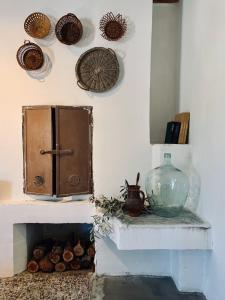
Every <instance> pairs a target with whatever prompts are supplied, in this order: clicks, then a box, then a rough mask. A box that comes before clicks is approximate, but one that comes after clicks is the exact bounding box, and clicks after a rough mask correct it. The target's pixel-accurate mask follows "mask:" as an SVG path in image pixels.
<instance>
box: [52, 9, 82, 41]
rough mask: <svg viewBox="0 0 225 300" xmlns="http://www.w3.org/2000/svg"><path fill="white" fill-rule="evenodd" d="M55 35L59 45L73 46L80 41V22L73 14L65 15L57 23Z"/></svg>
mask: <svg viewBox="0 0 225 300" xmlns="http://www.w3.org/2000/svg"><path fill="white" fill-rule="evenodd" d="M55 34H56V37H57V39H58V40H59V41H60V42H61V43H63V44H66V45H73V44H76V43H77V42H79V40H80V39H81V37H82V34H83V27H82V24H81V22H80V20H79V19H78V18H77V17H76V16H75V15H74V14H67V15H65V16H63V17H62V18H61V19H59V21H58V22H57V24H56V27H55Z"/></svg>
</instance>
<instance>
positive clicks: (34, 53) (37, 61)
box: [16, 41, 44, 71]
mask: <svg viewBox="0 0 225 300" xmlns="http://www.w3.org/2000/svg"><path fill="white" fill-rule="evenodd" d="M16 58H17V61H18V63H19V65H20V66H21V68H23V69H24V70H27V71H32V70H38V69H40V68H41V67H42V65H43V63H44V55H43V52H42V50H41V48H40V47H39V46H38V45H37V44H34V43H31V42H30V41H24V44H23V45H22V46H21V47H20V48H19V49H18V51H17V54H16Z"/></svg>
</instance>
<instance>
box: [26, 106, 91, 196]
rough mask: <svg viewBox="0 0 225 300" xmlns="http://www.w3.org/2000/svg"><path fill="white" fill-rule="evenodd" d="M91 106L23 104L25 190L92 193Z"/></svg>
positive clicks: (58, 193)
mask: <svg viewBox="0 0 225 300" xmlns="http://www.w3.org/2000/svg"><path fill="white" fill-rule="evenodd" d="M92 128H93V121H92V107H89V106H88V107H87V106H80V107H71V106H32V107H29V106H28V107H23V153H24V192H25V193H26V194H35V195H56V196H70V195H79V194H91V193H92V192H93V176H92Z"/></svg>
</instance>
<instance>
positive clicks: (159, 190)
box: [145, 153, 189, 217]
mask: <svg viewBox="0 0 225 300" xmlns="http://www.w3.org/2000/svg"><path fill="white" fill-rule="evenodd" d="M145 187H146V193H147V197H148V201H149V202H150V204H151V207H152V210H153V213H154V214H155V215H159V216H162V217H175V216H177V215H179V213H180V212H181V211H182V209H183V208H184V205H185V202H186V200H187V195H188V191H189V181H188V177H187V175H186V174H185V173H184V172H182V171H181V170H179V169H177V168H175V167H174V166H173V165H172V164H171V154H170V153H164V161H163V164H162V165H161V166H160V167H157V168H155V169H153V170H151V171H150V172H149V173H148V174H147V177H146V181H145Z"/></svg>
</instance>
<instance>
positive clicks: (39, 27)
mask: <svg viewBox="0 0 225 300" xmlns="http://www.w3.org/2000/svg"><path fill="white" fill-rule="evenodd" d="M50 28H51V22H50V20H49V18H48V17H47V16H46V15H44V14H42V13H40V12H34V13H32V14H31V15H29V16H28V17H27V18H26V20H25V22H24V29H25V31H26V33H27V34H29V35H30V36H31V37H33V38H38V39H42V38H44V37H46V36H47V35H48V34H49V31H50Z"/></svg>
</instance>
